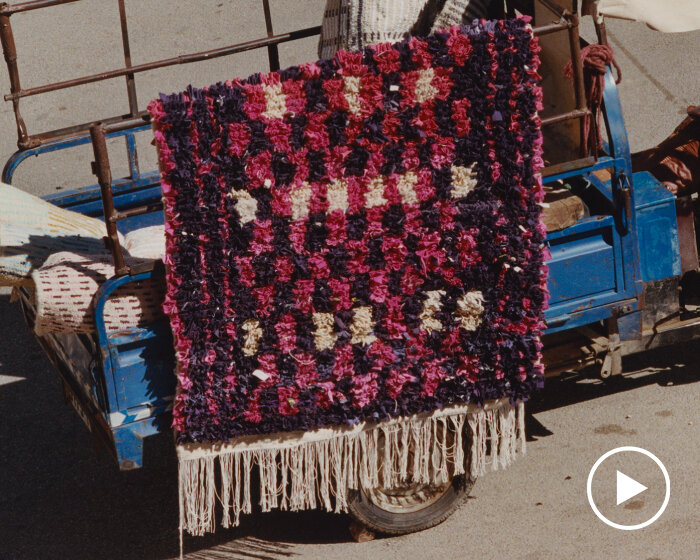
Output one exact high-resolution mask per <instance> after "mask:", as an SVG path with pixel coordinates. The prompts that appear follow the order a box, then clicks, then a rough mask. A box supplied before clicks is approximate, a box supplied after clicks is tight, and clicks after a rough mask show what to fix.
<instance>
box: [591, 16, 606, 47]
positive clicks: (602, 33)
mask: <svg viewBox="0 0 700 560" xmlns="http://www.w3.org/2000/svg"><path fill="white" fill-rule="evenodd" d="M593 25H594V26H595V34H596V37H598V42H599V43H600V44H601V45H607V44H608V32H607V30H606V29H605V20H604V19H601V21H600V23H598V22H597V21H596V18H593Z"/></svg>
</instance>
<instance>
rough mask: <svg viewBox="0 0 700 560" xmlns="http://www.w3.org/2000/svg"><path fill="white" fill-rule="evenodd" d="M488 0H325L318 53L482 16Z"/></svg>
mask: <svg viewBox="0 0 700 560" xmlns="http://www.w3.org/2000/svg"><path fill="white" fill-rule="evenodd" d="M490 1H491V0H327V2H326V8H325V10H324V12H323V24H322V26H321V37H320V39H319V44H318V55H319V56H320V57H321V58H329V57H331V56H333V55H334V54H335V53H336V51H338V50H340V49H362V48H364V47H365V46H367V45H373V44H375V43H381V42H385V41H392V42H393V41H400V40H402V39H405V38H406V37H408V35H409V34H413V35H427V34H428V33H431V32H433V31H435V30H437V29H445V28H447V27H450V26H452V25H460V24H462V23H471V22H472V21H473V20H474V19H479V18H485V17H487V14H488V5H489V3H490Z"/></svg>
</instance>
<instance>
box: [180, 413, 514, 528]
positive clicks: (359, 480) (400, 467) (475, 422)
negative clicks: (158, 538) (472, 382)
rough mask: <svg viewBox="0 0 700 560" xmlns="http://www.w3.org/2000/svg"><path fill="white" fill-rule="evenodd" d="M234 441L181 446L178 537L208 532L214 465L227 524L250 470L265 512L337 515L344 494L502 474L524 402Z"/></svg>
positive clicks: (246, 504) (246, 498) (247, 499)
mask: <svg viewBox="0 0 700 560" xmlns="http://www.w3.org/2000/svg"><path fill="white" fill-rule="evenodd" d="M240 440H241V441H236V443H231V444H220V445H208V446H204V445H195V444H192V445H186V446H180V447H179V448H178V456H179V493H180V530H181V532H182V531H187V532H188V533H190V534H192V535H203V534H204V533H207V532H212V531H214V529H215V507H216V496H217V485H216V478H217V476H216V473H217V463H218V470H219V477H218V478H219V479H220V481H219V487H218V490H219V491H218V496H219V500H220V502H221V504H222V506H223V517H222V520H221V524H222V525H223V526H224V527H232V526H236V525H238V524H239V522H240V515H241V513H250V512H251V511H252V503H251V496H252V493H251V479H252V476H251V474H252V470H253V467H254V466H256V465H257V468H258V473H259V486H260V508H261V510H262V511H270V510H271V509H273V508H279V509H283V510H290V511H299V510H304V509H314V508H317V507H320V508H323V509H325V510H326V511H334V512H336V513H339V512H344V511H347V509H348V499H349V497H348V490H358V489H361V488H362V489H373V488H391V487H396V486H398V485H400V484H404V483H407V482H414V483H418V484H442V483H445V482H447V481H448V480H449V479H450V476H457V475H461V474H469V476H471V477H472V478H475V477H478V476H481V475H483V474H484V473H486V472H487V470H489V469H492V470H497V469H498V468H499V467H500V468H505V467H507V466H508V465H510V464H511V462H512V461H513V460H514V459H515V457H516V455H517V454H518V453H523V452H524V451H525V415H524V405H523V404H522V403H518V404H517V405H516V406H511V405H510V404H509V403H508V401H507V400H499V401H495V404H492V405H491V406H489V407H484V408H483V409H478V408H476V407H474V406H471V405H470V406H468V407H467V406H459V407H452V408H451V409H450V408H447V409H443V410H442V411H438V412H437V413H433V414H431V415H416V416H411V417H407V418H398V419H393V420H389V421H386V422H381V423H378V424H373V425H370V424H367V425H364V424H363V425H359V426H356V427H354V428H352V429H348V430H330V429H326V430H318V431H316V432H315V433H314V432H307V433H303V434H301V433H299V434H296V437H294V434H280V435H279V437H278V438H277V437H270V436H264V437H263V436H260V437H258V438H252V437H250V436H246V437H245V438H240ZM465 441H466V442H468V445H467V446H466V449H465ZM465 451H466V453H465Z"/></svg>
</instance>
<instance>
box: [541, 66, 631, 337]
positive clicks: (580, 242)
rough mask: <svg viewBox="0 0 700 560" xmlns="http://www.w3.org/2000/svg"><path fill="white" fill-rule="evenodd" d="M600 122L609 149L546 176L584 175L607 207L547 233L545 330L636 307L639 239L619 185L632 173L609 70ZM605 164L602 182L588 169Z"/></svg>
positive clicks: (618, 104)
mask: <svg viewBox="0 0 700 560" xmlns="http://www.w3.org/2000/svg"><path fill="white" fill-rule="evenodd" d="M603 95H604V103H605V123H606V126H607V130H608V139H609V145H608V149H609V150H610V153H609V154H608V155H606V156H603V157H600V158H599V160H598V161H597V162H596V163H595V164H593V165H592V166H590V167H587V168H584V169H578V170H573V171H567V172H565V173H559V174H556V175H552V176H549V177H547V179H546V181H547V182H548V183H553V182H555V181H558V180H571V179H572V178H574V177H582V178H585V179H586V180H587V182H588V184H589V186H590V188H593V189H595V190H596V191H597V192H598V193H599V196H600V197H601V198H602V199H603V200H604V201H606V202H607V204H608V205H609V209H608V211H607V212H604V213H601V214H597V215H594V216H591V217H588V218H583V219H581V220H579V221H578V223H576V224H574V225H573V226H571V227H569V228H566V229H564V230H562V231H558V232H553V233H550V234H549V235H548V236H547V244H548V245H549V248H550V251H551V253H552V258H551V260H550V261H549V262H548V265H549V272H550V276H549V291H550V294H551V300H550V307H549V309H548V310H547V311H546V312H545V319H546V321H547V331H546V332H547V333H548V334H551V333H554V332H558V331H562V330H566V329H571V328H575V327H579V326H582V325H586V324H590V323H593V322H596V321H599V320H602V319H606V318H609V317H610V316H612V315H618V314H620V313H621V312H631V311H634V310H636V309H638V307H639V305H638V300H639V295H640V294H641V290H642V284H641V273H640V262H639V244H638V238H637V230H636V220H637V218H636V211H635V210H636V206H635V195H634V189H630V192H629V197H630V208H631V210H632V211H631V212H630V215H629V216H627V215H626V211H625V203H624V198H623V189H624V188H625V187H626V186H627V185H628V181H627V178H628V177H632V164H631V159H630V152H629V144H628V142H627V133H626V131H625V125H624V121H623V119H622V110H621V107H620V103H619V98H618V96H617V87H616V85H615V81H614V80H613V78H612V74H611V73H610V72H608V74H607V75H606V78H605V90H604V94H603ZM598 169H609V170H610V171H611V175H612V180H611V181H610V182H608V183H603V182H601V181H599V180H597V179H596V178H595V175H593V171H595V170H598Z"/></svg>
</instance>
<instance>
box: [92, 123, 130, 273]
mask: <svg viewBox="0 0 700 560" xmlns="http://www.w3.org/2000/svg"><path fill="white" fill-rule="evenodd" d="M90 138H91V139H92V147H93V151H94V153H95V161H94V162H93V166H92V172H93V173H94V174H95V175H96V176H97V182H98V183H99V185H100V192H101V194H102V205H103V207H104V212H105V213H104V216H105V225H106V226H107V237H106V238H105V241H106V244H107V248H108V249H109V250H110V251H111V252H112V257H113V258H114V271H115V273H116V274H117V275H118V276H121V275H124V274H128V273H129V267H127V266H126V265H125V264H124V254H123V252H122V247H121V244H120V243H119V235H118V234H117V225H116V224H115V220H114V216H115V215H116V211H115V208H114V199H113V198H112V171H111V170H110V168H109V154H108V153H107V142H106V140H105V129H104V126H103V125H102V124H95V125H93V126H92V127H91V128H90Z"/></svg>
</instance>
